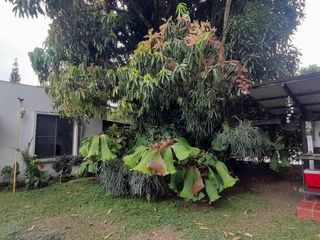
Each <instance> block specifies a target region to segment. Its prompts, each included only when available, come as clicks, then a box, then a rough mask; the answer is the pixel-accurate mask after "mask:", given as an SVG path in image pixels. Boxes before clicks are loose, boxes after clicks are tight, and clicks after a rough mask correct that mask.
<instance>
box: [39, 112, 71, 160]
mask: <svg viewBox="0 0 320 240" xmlns="http://www.w3.org/2000/svg"><path fill="white" fill-rule="evenodd" d="M72 134H73V124H72V122H71V121H70V120H68V119H63V118H60V117H59V116H54V115H45V114H37V124H36V137H35V154H36V155H37V156H38V158H39V159H40V158H54V157H57V156H61V155H65V154H66V155H69V154H71V153H72Z"/></svg>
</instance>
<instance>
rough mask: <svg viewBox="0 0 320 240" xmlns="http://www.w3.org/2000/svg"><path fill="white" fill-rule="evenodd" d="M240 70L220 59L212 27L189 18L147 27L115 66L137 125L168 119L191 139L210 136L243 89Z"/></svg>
mask: <svg viewBox="0 0 320 240" xmlns="http://www.w3.org/2000/svg"><path fill="white" fill-rule="evenodd" d="M245 74H246V69H245V68H243V67H242V66H241V65H240V64H239V63H238V62H237V61H234V60H228V61H227V60H225V55H224V48H223V46H222V44H221V42H220V41H219V40H218V37H217V36H216V35H215V28H213V27H211V25H210V23H209V22H198V21H190V20H189V18H188V17H178V18H177V20H175V21H173V20H172V19H169V20H168V21H166V22H165V23H164V24H163V25H162V26H160V31H158V32H154V31H152V30H150V32H149V34H148V36H147V38H146V40H145V41H143V42H141V43H140V44H139V45H138V48H137V49H136V50H135V52H134V54H133V55H132V56H131V58H130V60H129V63H128V65H127V66H126V67H123V68H121V69H119V70H118V77H119V82H120V83H122V84H123V85H120V89H122V91H123V95H124V96H125V100H126V102H128V105H130V106H131V108H132V109H133V113H134V114H135V116H136V118H135V119H136V123H137V124H138V126H140V127H143V125H144V124H146V123H148V124H150V125H155V126H163V125H169V124H173V125H176V126H177V127H179V128H181V129H182V131H183V132H186V133H187V134H189V135H190V136H191V137H192V138H193V139H195V140H196V142H201V141H203V140H204V139H206V138H208V137H211V136H213V134H214V132H215V131H217V129H219V128H220V125H221V122H222V121H223V119H225V118H228V117H229V116H230V114H231V113H230V112H229V111H228V103H229V102H230V101H232V100H233V99H235V98H237V97H238V96H239V93H240V92H244V93H246V92H247V91H248V88H249V81H248V80H247V79H246V77H245ZM121 86H122V88H121Z"/></svg>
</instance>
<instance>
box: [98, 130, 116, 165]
mask: <svg viewBox="0 0 320 240" xmlns="http://www.w3.org/2000/svg"><path fill="white" fill-rule="evenodd" d="M100 143H101V144H100V159H101V160H103V161H108V160H113V159H115V158H116V155H115V154H113V153H112V152H111V150H110V148H109V144H110V138H109V137H108V136H107V135H102V136H101V137H100Z"/></svg>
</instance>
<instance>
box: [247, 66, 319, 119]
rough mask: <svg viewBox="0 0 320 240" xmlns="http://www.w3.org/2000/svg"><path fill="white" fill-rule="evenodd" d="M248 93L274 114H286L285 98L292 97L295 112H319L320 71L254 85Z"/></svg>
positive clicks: (314, 113)
mask: <svg viewBox="0 0 320 240" xmlns="http://www.w3.org/2000/svg"><path fill="white" fill-rule="evenodd" d="M250 95H251V96H252V97H253V98H254V99H255V100H256V101H257V102H258V103H259V104H261V105H262V106H263V107H264V108H266V109H267V110H269V111H270V113H272V114H274V115H284V114H286V109H287V107H286V99H287V98H288V96H290V97H291V98H292V99H293V102H294V107H295V112H296V113H302V114H303V115H307V114H308V115H309V114H312V115H318V114H319V113H320V72H318V73H311V74H305V75H300V76H294V77H290V78H286V79H281V80H279V81H270V82H264V83H261V84H257V85H254V86H253V87H252V89H251V91H250Z"/></svg>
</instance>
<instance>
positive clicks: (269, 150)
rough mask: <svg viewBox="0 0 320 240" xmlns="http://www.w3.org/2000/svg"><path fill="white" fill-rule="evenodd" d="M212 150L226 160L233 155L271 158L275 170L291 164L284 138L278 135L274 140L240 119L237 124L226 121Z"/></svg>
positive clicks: (259, 159) (271, 164)
mask: <svg viewBox="0 0 320 240" xmlns="http://www.w3.org/2000/svg"><path fill="white" fill-rule="evenodd" d="M212 150H213V151H214V152H216V154H217V155H218V156H219V157H221V158H224V159H225V160H227V159H228V158H230V157H233V158H236V159H245V158H247V159H248V160H251V161H263V160H265V158H266V159H268V160H270V168H271V169H272V170H274V171H279V169H280V167H286V166H289V165H290V159H289V155H288V150H287V149H285V145H284V143H283V138H282V137H281V136H276V137H275V139H274V141H272V140H271V138H270V136H269V135H268V134H267V133H266V132H264V131H262V130H261V129H259V128H257V127H254V126H252V124H251V122H248V121H239V123H238V124H237V125H235V126H229V124H228V123H227V122H224V123H223V129H222V131H221V132H220V133H218V134H217V136H216V137H215V138H214V139H213V141H212Z"/></svg>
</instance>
